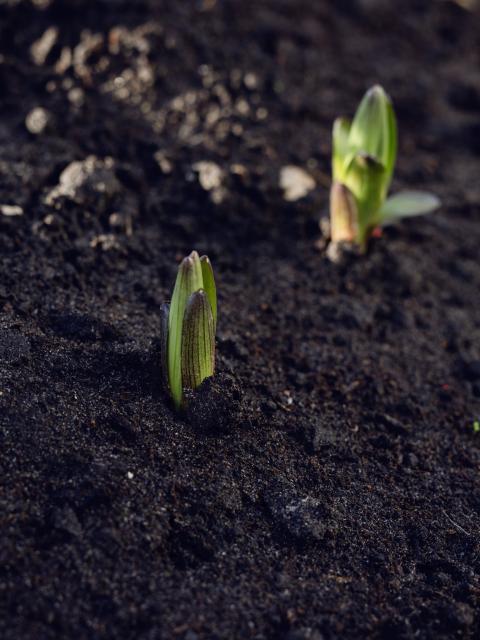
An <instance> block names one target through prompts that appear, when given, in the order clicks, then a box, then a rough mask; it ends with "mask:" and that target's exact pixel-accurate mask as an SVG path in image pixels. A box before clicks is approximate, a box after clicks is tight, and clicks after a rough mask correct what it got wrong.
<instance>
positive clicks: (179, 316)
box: [168, 251, 203, 407]
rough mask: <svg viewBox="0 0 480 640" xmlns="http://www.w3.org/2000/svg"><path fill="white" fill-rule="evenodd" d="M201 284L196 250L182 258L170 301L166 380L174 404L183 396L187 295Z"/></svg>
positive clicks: (179, 401)
mask: <svg viewBox="0 0 480 640" xmlns="http://www.w3.org/2000/svg"><path fill="white" fill-rule="evenodd" d="M202 286H203V276H202V267H201V263H200V258H199V255H198V253H197V252H196V251H192V253H191V254H190V255H189V256H188V257H186V258H184V259H183V260H182V262H181V263H180V266H179V268H178V274H177V279H176V281H175V287H174V290H173V295H172V300H171V303H170V313H169V322H168V381H169V386H170V393H171V394H172V398H173V401H174V403H175V406H177V407H180V406H181V404H182V398H183V385H182V370H181V349H182V332H183V331H182V329H183V319H184V315H185V308H186V306H187V302H188V299H189V297H190V296H191V294H192V293H194V292H195V291H198V290H199V289H201V288H202Z"/></svg>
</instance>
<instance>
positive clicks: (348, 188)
mask: <svg viewBox="0 0 480 640" xmlns="http://www.w3.org/2000/svg"><path fill="white" fill-rule="evenodd" d="M396 157H397V123H396V119H395V113H394V111H393V106H392V102H391V100H390V98H389V96H388V95H387V94H386V93H385V91H384V90H383V89H382V87H380V86H379V85H376V86H374V87H372V88H371V89H370V90H369V91H367V93H366V94H365V96H364V97H363V99H362V101H361V103H360V105H359V107H358V109H357V112H356V113H355V116H354V118H353V120H352V121H350V120H347V119H346V118H337V119H336V120H335V123H334V125H333V153H332V174H333V176H332V177H333V183H332V187H331V191H330V234H331V240H332V242H333V243H339V242H347V243H354V244H357V245H358V246H359V247H360V248H361V250H362V251H365V249H366V246H367V243H368V240H369V238H370V236H371V235H372V232H373V231H374V229H375V228H376V227H379V226H384V225H388V224H392V223H394V222H396V221H397V220H399V219H401V218H404V217H408V216H415V215H422V214H425V213H430V212H431V211H434V210H435V209H437V208H438V207H439V206H440V201H439V199H438V198H437V197H436V196H434V195H432V194H430V193H425V192H422V191H402V192H400V193H397V194H395V195H393V196H390V197H389V198H387V194H388V190H389V187H390V183H391V181H392V176H393V170H394V167H395V160H396Z"/></svg>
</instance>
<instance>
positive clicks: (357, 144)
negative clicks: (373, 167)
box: [348, 85, 397, 197]
mask: <svg viewBox="0 0 480 640" xmlns="http://www.w3.org/2000/svg"><path fill="white" fill-rule="evenodd" d="M348 148H349V151H350V152H351V153H353V154H358V153H363V154H365V155H368V156H371V157H372V158H375V160H377V162H379V163H380V164H382V165H383V166H384V167H385V176H384V184H383V193H384V197H385V196H386V194H387V191H388V187H389V184H390V180H391V177H392V174H393V168H394V166H395V160H396V155H397V125H396V121H395V114H394V111H393V106H392V103H391V100H390V98H389V97H388V95H387V94H386V93H385V91H384V90H383V89H382V87H380V86H379V85H376V86H374V87H372V88H371V89H369V91H367V93H366V94H365V96H364V97H363V99H362V101H361V102H360V105H359V107H358V109H357V111H356V113H355V116H354V118H353V121H352V126H351V128H350V135H349V137H348Z"/></svg>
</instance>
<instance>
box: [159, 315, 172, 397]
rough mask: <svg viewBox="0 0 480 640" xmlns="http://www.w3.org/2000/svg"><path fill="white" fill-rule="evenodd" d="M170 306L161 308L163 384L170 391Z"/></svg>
mask: <svg viewBox="0 0 480 640" xmlns="http://www.w3.org/2000/svg"><path fill="white" fill-rule="evenodd" d="M169 313H170V305H169V304H166V303H165V304H162V306H161V307H160V366H161V372H162V384H163V386H164V387H165V388H166V389H168V316H169Z"/></svg>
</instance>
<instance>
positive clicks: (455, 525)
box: [442, 509, 471, 537]
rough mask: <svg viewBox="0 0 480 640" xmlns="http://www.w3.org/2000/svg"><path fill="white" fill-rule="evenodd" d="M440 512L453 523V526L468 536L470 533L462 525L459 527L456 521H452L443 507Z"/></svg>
mask: <svg viewBox="0 0 480 640" xmlns="http://www.w3.org/2000/svg"><path fill="white" fill-rule="evenodd" d="M442 513H443V515H444V516H445V517H446V518H447V520H448V521H449V522H451V523H452V524H453V526H454V527H456V528H457V529H458V530H459V531H461V532H462V533H464V534H465V535H466V536H469V537H470V535H471V534H470V533H468V531H465V529H464V528H463V527H461V526H460V525H459V524H457V523H456V522H454V521H453V520H452V519H451V518H450V516H449V515H448V513H447V512H446V511H445V509H442Z"/></svg>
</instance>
